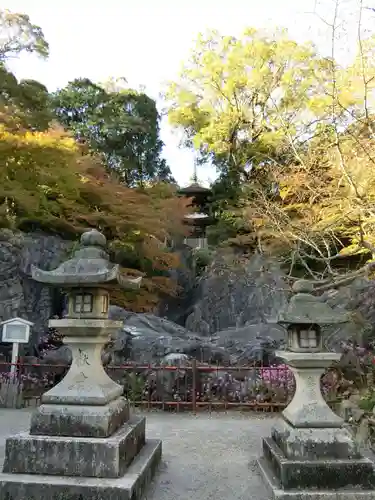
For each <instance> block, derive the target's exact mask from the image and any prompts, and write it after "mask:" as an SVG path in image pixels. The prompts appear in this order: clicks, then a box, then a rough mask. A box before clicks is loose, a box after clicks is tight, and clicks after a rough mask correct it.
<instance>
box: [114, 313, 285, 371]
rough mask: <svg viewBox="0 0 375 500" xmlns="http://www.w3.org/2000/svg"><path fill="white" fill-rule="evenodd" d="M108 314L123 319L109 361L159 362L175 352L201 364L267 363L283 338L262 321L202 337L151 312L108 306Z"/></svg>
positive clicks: (279, 330) (116, 362)
mask: <svg viewBox="0 0 375 500" xmlns="http://www.w3.org/2000/svg"><path fill="white" fill-rule="evenodd" d="M110 317H111V319H117V320H122V321H124V328H123V329H122V330H121V331H119V332H118V334H117V337H116V338H115V339H114V341H113V342H112V344H111V345H110V346H109V350H110V352H111V357H112V363H113V364H121V363H124V362H126V361H135V362H139V363H162V362H163V360H165V357H166V356H168V355H171V354H174V355H176V353H181V354H186V355H187V356H189V357H190V358H195V359H197V360H198V361H200V362H204V363H218V364H222V363H229V362H231V363H241V364H246V363H254V362H267V360H274V356H273V352H274V350H275V349H276V348H278V347H279V346H280V344H281V343H282V339H283V338H284V330H283V329H281V328H279V327H277V326H269V325H266V324H256V325H251V324H248V325H246V326H244V327H242V328H237V329H236V328H231V329H226V330H223V331H220V332H217V333H216V334H215V336H214V337H205V336H202V335H198V334H196V333H193V332H191V331H189V330H187V329H186V328H184V327H182V326H180V325H177V324H176V323H173V322H171V321H168V320H166V319H165V318H160V317H158V316H154V315H153V314H136V313H131V312H128V311H125V310H124V309H121V308H119V307H111V308H110Z"/></svg>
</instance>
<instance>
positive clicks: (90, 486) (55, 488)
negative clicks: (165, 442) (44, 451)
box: [0, 440, 161, 500]
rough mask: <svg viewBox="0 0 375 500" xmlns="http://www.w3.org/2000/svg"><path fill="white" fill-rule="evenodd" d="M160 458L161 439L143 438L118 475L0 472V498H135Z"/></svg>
mask: <svg viewBox="0 0 375 500" xmlns="http://www.w3.org/2000/svg"><path fill="white" fill-rule="evenodd" d="M160 459H161V441H157V440H153V441H151V440H150V441H147V442H146V444H145V446H144V447H143V448H142V450H141V452H140V453H139V455H138V456H137V457H136V458H135V460H134V461H133V463H132V464H131V466H130V467H129V469H128V470H127V472H126V473H125V474H124V475H123V476H122V477H120V478H116V479H107V478H85V477H84V478H82V477H68V476H42V475H36V474H8V473H0V500H26V499H27V500H40V499H41V498H42V499H43V500H83V499H90V500H139V499H140V498H141V497H142V496H143V494H144V493H145V490H146V488H147V486H148V485H149V483H150V482H151V480H152V477H153V476H154V474H155V471H156V469H157V466H158V464H159V462H160Z"/></svg>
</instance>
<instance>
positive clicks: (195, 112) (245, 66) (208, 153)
mask: <svg viewBox="0 0 375 500" xmlns="http://www.w3.org/2000/svg"><path fill="white" fill-rule="evenodd" d="M329 67H330V65H329V61H327V60H326V59H323V58H320V57H319V56H318V55H317V53H316V51H315V48H314V47H313V46H312V45H310V44H298V43H297V42H295V41H293V40H291V39H289V38H288V35H287V32H286V31H284V30H281V31H279V32H277V33H275V34H273V35H272V36H268V35H267V34H264V33H262V32H260V31H257V30H255V29H247V30H246V31H245V33H244V34H243V36H242V37H241V38H235V37H231V36H222V35H220V34H219V33H218V32H216V31H214V32H211V33H210V34H209V35H208V37H203V36H200V37H199V39H198V42H197V45H196V47H195V49H194V50H193V52H192V55H191V58H190V60H189V61H188V63H187V64H186V65H185V67H184V69H183V71H182V73H181V75H180V78H179V80H178V81H176V82H172V83H170V85H169V87H168V89H167V92H166V94H165V98H166V100H167V103H168V109H169V119H170V122H171V124H172V125H174V126H176V127H179V128H181V129H182V130H183V131H184V132H185V137H186V143H187V144H188V145H190V146H192V147H194V148H195V149H196V150H198V151H199V152H200V154H201V156H202V158H203V159H207V158H209V159H210V160H211V161H212V162H213V164H214V165H215V166H216V167H217V168H218V170H219V172H220V173H221V174H222V176H223V175H224V176H225V177H227V178H228V179H229V181H230V182H231V184H233V185H236V184H237V185H239V184H240V183H241V182H247V181H249V180H251V179H252V178H254V176H255V175H256V176H259V175H261V174H260V172H262V171H263V170H267V169H270V168H272V165H273V164H274V163H275V162H277V163H280V162H283V163H285V162H288V160H289V158H290V157H291V156H293V148H294V145H295V142H296V141H298V140H299V138H300V137H302V136H303V137H304V139H306V136H309V135H311V134H312V133H313V131H314V127H315V124H316V119H317V116H319V119H320V120H323V119H325V118H327V117H328V104H329V99H330V98H329V94H328V92H327V93H325V92H324V88H325V84H326V81H327V76H326V75H327V72H328V70H329Z"/></svg>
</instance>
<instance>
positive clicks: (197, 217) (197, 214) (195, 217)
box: [178, 164, 213, 248]
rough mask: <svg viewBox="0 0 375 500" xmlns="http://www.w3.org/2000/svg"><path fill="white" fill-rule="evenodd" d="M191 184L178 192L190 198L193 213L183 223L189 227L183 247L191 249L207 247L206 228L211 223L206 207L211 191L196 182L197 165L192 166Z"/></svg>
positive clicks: (209, 212) (208, 210)
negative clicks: (186, 246)
mask: <svg viewBox="0 0 375 500" xmlns="http://www.w3.org/2000/svg"><path fill="white" fill-rule="evenodd" d="M192 181H193V182H192V183H191V184H190V185H189V186H187V187H185V188H182V189H180V190H179V192H178V193H179V194H180V195H181V196H185V197H186V198H191V200H192V202H191V207H193V212H192V213H190V214H188V215H186V216H185V223H186V224H187V225H188V226H189V233H190V234H189V236H187V237H186V238H185V239H184V243H185V245H188V246H190V247H192V248H206V247H207V227H208V226H209V225H210V224H212V223H213V218H212V216H211V211H210V209H209V207H208V202H209V198H210V196H211V194H212V190H211V189H209V188H205V187H203V186H202V185H201V184H200V183H199V182H198V174H197V165H196V164H195V165H194V175H193V178H192Z"/></svg>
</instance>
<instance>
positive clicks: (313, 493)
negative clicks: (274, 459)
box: [257, 457, 375, 500]
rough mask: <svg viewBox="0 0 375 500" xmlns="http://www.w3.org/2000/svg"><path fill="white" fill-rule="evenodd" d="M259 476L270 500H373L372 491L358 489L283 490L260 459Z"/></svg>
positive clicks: (263, 460)
mask: <svg viewBox="0 0 375 500" xmlns="http://www.w3.org/2000/svg"><path fill="white" fill-rule="evenodd" d="M257 464H258V468H259V472H260V475H261V476H262V478H263V481H264V485H265V487H266V490H267V492H268V494H269V495H270V496H269V498H270V500H374V499H375V491H374V490H372V489H371V490H360V489H358V488H342V489H338V490H325V489H316V488H311V489H303V488H295V489H290V490H285V489H283V488H282V486H281V484H280V481H279V480H278V479H277V477H276V476H275V474H274V472H273V471H272V469H271V467H270V466H269V463H268V461H267V460H266V459H265V458H264V457H261V458H259V459H258V460H257Z"/></svg>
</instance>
